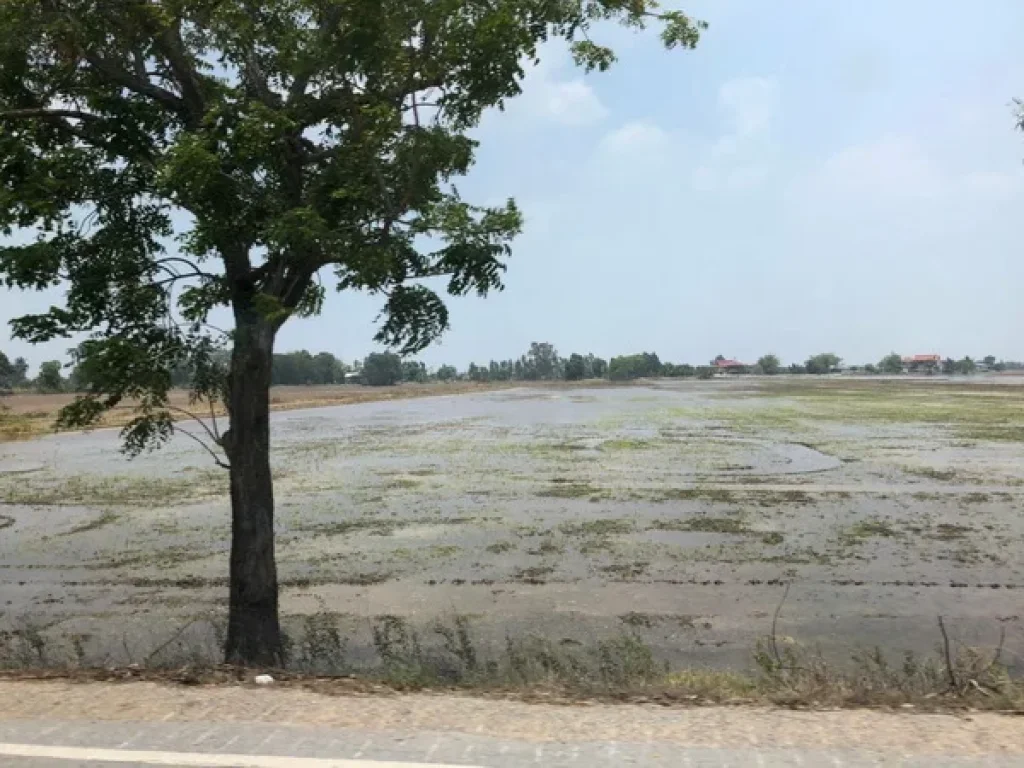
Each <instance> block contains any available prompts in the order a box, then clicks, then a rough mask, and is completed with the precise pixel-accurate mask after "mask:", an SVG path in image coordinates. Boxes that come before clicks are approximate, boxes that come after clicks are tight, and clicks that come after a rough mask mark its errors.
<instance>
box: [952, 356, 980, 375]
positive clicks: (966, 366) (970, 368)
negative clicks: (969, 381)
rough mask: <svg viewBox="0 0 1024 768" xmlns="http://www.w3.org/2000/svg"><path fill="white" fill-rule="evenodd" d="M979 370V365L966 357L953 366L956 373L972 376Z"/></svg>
mask: <svg viewBox="0 0 1024 768" xmlns="http://www.w3.org/2000/svg"><path fill="white" fill-rule="evenodd" d="M977 370H978V364H977V363H975V362H974V361H973V360H972V359H971V358H969V357H965V358H964V359H963V360H957V361H956V363H954V365H953V371H954V372H955V373H962V374H965V375H966V374H971V373H974V372H975V371H977Z"/></svg>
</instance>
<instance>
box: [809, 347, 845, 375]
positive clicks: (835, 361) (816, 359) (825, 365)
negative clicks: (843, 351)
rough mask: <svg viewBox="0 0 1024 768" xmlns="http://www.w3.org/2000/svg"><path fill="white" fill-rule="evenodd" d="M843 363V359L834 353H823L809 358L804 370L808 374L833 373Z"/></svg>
mask: <svg viewBox="0 0 1024 768" xmlns="http://www.w3.org/2000/svg"><path fill="white" fill-rule="evenodd" d="M841 362H842V358H841V357H839V356H838V355H836V354H833V353H832V352H822V353H821V354H818V355H812V356H811V357H809V358H807V362H806V363H805V364H804V370H806V371H807V373H817V374H822V373H831V372H832V371H834V370H835V369H836V368H838V367H839V364H840V363H841Z"/></svg>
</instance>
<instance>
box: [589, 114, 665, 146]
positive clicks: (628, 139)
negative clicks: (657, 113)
mask: <svg viewBox="0 0 1024 768" xmlns="http://www.w3.org/2000/svg"><path fill="white" fill-rule="evenodd" d="M669 142H670V139H669V135H668V133H666V132H665V130H664V129H662V128H661V127H660V126H659V125H657V124H655V123H652V122H650V121H648V120H634V121H632V122H628V123H626V124H625V125H623V126H621V127H620V128H616V129H615V130H614V131H611V132H610V133H608V134H606V135H605V136H604V137H603V138H602V139H601V143H600V149H601V150H602V151H603V152H606V153H613V154H624V153H635V152H649V151H651V150H663V149H664V148H665V147H666V146H667V145H668V144H669Z"/></svg>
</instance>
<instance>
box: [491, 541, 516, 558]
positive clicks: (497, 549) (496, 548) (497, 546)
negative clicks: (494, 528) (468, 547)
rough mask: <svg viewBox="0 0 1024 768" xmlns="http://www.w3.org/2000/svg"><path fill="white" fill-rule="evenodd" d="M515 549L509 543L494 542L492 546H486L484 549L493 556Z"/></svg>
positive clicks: (513, 545) (514, 546)
mask: <svg viewBox="0 0 1024 768" xmlns="http://www.w3.org/2000/svg"><path fill="white" fill-rule="evenodd" d="M515 548H516V545H515V544H513V543H512V542H511V541H496V542H494V543H493V544H488V545H487V546H486V547H484V549H486V550H487V551H488V552H491V553H492V554H495V555H500V554H503V553H505V552H509V551H511V550H513V549H515Z"/></svg>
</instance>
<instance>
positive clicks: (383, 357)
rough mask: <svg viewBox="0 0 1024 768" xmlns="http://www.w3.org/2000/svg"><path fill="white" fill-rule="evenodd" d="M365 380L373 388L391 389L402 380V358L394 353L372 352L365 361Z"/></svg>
mask: <svg viewBox="0 0 1024 768" xmlns="http://www.w3.org/2000/svg"><path fill="white" fill-rule="evenodd" d="M363 380H364V381H365V382H366V383H367V384H369V385H370V386H371V387H390V386H391V385H392V384H397V383H398V382H400V381H401V380H402V358H400V357H399V356H398V355H396V354H395V353H394V352H372V353H371V354H369V355H367V356H366V359H365V360H363Z"/></svg>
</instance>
